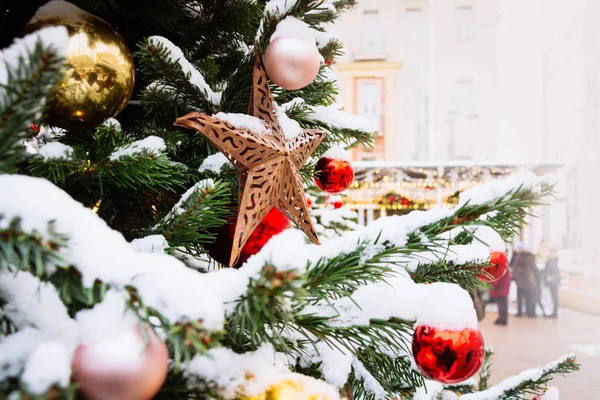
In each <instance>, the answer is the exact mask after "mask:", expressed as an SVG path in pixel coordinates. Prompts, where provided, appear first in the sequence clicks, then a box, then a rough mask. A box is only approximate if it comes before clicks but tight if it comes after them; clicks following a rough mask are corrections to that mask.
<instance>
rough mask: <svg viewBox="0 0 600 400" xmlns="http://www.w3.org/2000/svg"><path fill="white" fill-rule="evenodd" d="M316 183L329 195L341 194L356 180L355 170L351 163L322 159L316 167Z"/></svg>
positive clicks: (328, 158)
mask: <svg viewBox="0 0 600 400" xmlns="http://www.w3.org/2000/svg"><path fill="white" fill-rule="evenodd" d="M315 172H316V176H315V183H316V184H317V186H318V187H319V189H321V190H323V191H324V192H327V193H341V192H343V191H344V190H346V189H348V188H349V187H350V185H351V184H352V181H353V180H354V168H353V167H352V164H351V163H350V161H347V160H338V159H334V158H330V157H325V156H324V157H321V158H320V159H319V161H318V162H317V165H316V167H315Z"/></svg>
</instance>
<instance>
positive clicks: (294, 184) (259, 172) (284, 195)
mask: <svg viewBox="0 0 600 400" xmlns="http://www.w3.org/2000/svg"><path fill="white" fill-rule="evenodd" d="M252 75H253V76H252V79H253V83H252V97H251V99H250V106H249V109H248V114H250V115H252V116H254V117H257V118H260V119H262V120H263V121H264V122H265V124H266V126H267V128H268V129H269V130H270V132H269V133H268V134H264V135H261V134H259V133H256V132H252V131H250V130H248V129H243V128H235V127H234V126H232V125H231V124H229V123H227V122H225V121H221V120H219V119H218V118H215V117H213V116H210V115H206V114H201V113H198V112H195V113H190V114H188V115H185V116H183V117H180V118H178V119H177V120H176V121H175V125H177V126H181V127H185V128H189V129H193V130H196V131H198V132H199V133H201V134H202V135H204V136H205V137H206V138H207V139H208V140H210V141H211V142H212V143H213V144H214V145H215V146H216V147H217V148H218V149H219V151H221V152H222V153H223V154H225V156H226V157H227V158H228V159H229V161H231V163H232V164H233V165H234V166H235V167H236V168H237V169H238V171H239V172H240V188H239V190H240V196H239V199H240V200H239V210H238V219H237V226H236V229H235V234H234V237H233V248H232V251H231V261H230V265H234V264H235V263H236V262H237V260H238V258H239V256H240V252H241V251H242V248H243V247H244V245H245V244H246V242H247V241H248V238H249V237H250V235H251V234H252V232H254V230H255V229H256V227H257V226H258V225H259V224H260V223H261V221H262V220H263V219H264V217H265V216H266V215H267V213H268V212H269V211H271V209H272V208H273V207H276V208H277V209H278V210H279V211H281V212H282V213H283V214H284V215H286V216H287V217H288V219H291V220H292V221H294V223H295V224H296V225H298V227H299V228H300V229H302V231H304V233H305V234H306V235H307V236H308V237H309V238H310V239H311V240H312V241H313V242H314V243H316V244H319V238H318V237H317V233H316V231H315V227H314V225H313V222H312V219H311V217H310V214H309V211H308V206H307V204H306V195H305V194H304V188H303V184H302V177H301V175H300V169H301V168H302V166H303V165H304V163H306V160H308V157H310V155H311V154H312V153H313V151H315V149H316V148H317V146H318V145H319V144H320V143H321V141H323V139H324V138H325V134H326V132H324V131H319V130H315V129H308V130H304V131H302V132H301V133H300V134H299V135H298V136H296V137H295V138H293V139H292V140H286V138H285V136H284V134H283V131H282V129H281V126H280V125H279V121H278V119H277V113H276V110H275V104H274V102H273V96H272V94H271V89H270V88H269V81H268V80H267V74H266V72H265V69H264V66H263V64H262V59H261V57H260V56H259V55H257V56H256V62H255V64H254V71H253V74H252Z"/></svg>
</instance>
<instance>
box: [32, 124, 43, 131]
mask: <svg viewBox="0 0 600 400" xmlns="http://www.w3.org/2000/svg"><path fill="white" fill-rule="evenodd" d="M30 127H31V130H32V131H34V132H35V133H40V131H41V128H40V126H39V125H38V124H34V123H32V124H31V125H30Z"/></svg>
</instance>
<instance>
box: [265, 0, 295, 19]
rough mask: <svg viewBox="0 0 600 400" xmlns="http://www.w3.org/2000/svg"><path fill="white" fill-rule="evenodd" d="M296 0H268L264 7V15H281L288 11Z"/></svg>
mask: <svg viewBox="0 0 600 400" xmlns="http://www.w3.org/2000/svg"><path fill="white" fill-rule="evenodd" d="M297 2H298V0H269V1H268V2H267V5H266V7H265V15H273V16H281V15H285V14H287V13H289V12H290V11H291V10H292V7H294V6H295V5H296V3H297Z"/></svg>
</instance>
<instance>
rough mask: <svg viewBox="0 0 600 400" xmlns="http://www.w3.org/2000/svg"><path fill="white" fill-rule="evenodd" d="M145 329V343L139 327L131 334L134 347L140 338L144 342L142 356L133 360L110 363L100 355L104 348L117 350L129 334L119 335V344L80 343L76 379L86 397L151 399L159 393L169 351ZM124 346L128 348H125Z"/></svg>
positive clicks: (92, 399)
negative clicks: (136, 331) (120, 336)
mask: <svg viewBox="0 0 600 400" xmlns="http://www.w3.org/2000/svg"><path fill="white" fill-rule="evenodd" d="M144 329H146V332H147V335H146V337H147V338H148V340H147V342H146V343H144V338H143V337H142V335H141V332H139V331H138V333H133V335H134V336H133V337H132V338H129V340H130V341H131V342H132V343H133V347H137V346H138V345H139V343H136V341H137V340H139V341H140V342H141V344H142V346H145V347H144V348H143V349H142V350H141V353H140V354H139V355H138V357H139V358H136V359H133V360H131V361H122V362H120V361H118V360H117V361H110V360H109V361H108V363H110V364H112V365H110V366H109V365H106V362H105V361H103V360H101V358H102V356H101V355H100V354H101V353H102V351H103V350H105V349H107V350H112V351H118V349H120V348H123V345H126V344H127V343H128V341H127V340H123V338H127V336H124V337H122V338H120V339H119V340H118V344H117V342H102V343H92V344H80V345H79V347H77V349H76V350H75V355H74V356H73V361H72V368H73V371H74V373H75V374H74V376H73V381H74V382H77V383H78V384H79V391H80V392H81V394H83V396H84V397H85V398H86V399H87V400H124V399H127V400H150V399H152V398H153V397H154V396H155V395H156V393H158V391H159V390H160V388H161V387H162V385H163V383H164V381H165V379H166V377H167V372H168V367H169V352H168V350H167V346H166V344H165V342H163V341H162V340H160V339H159V338H158V337H157V336H156V334H154V332H153V331H152V329H150V328H148V327H146V328H144ZM111 347H112V349H111ZM123 350H125V352H126V351H127V349H126V348H123ZM112 351H110V352H112ZM99 355H100V358H99ZM107 356H108V355H105V356H104V358H105V359H106V357H107ZM108 357H110V356H108ZM116 358H118V357H116ZM103 363H104V364H105V365H102V364H103ZM125 364H127V365H125Z"/></svg>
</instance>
